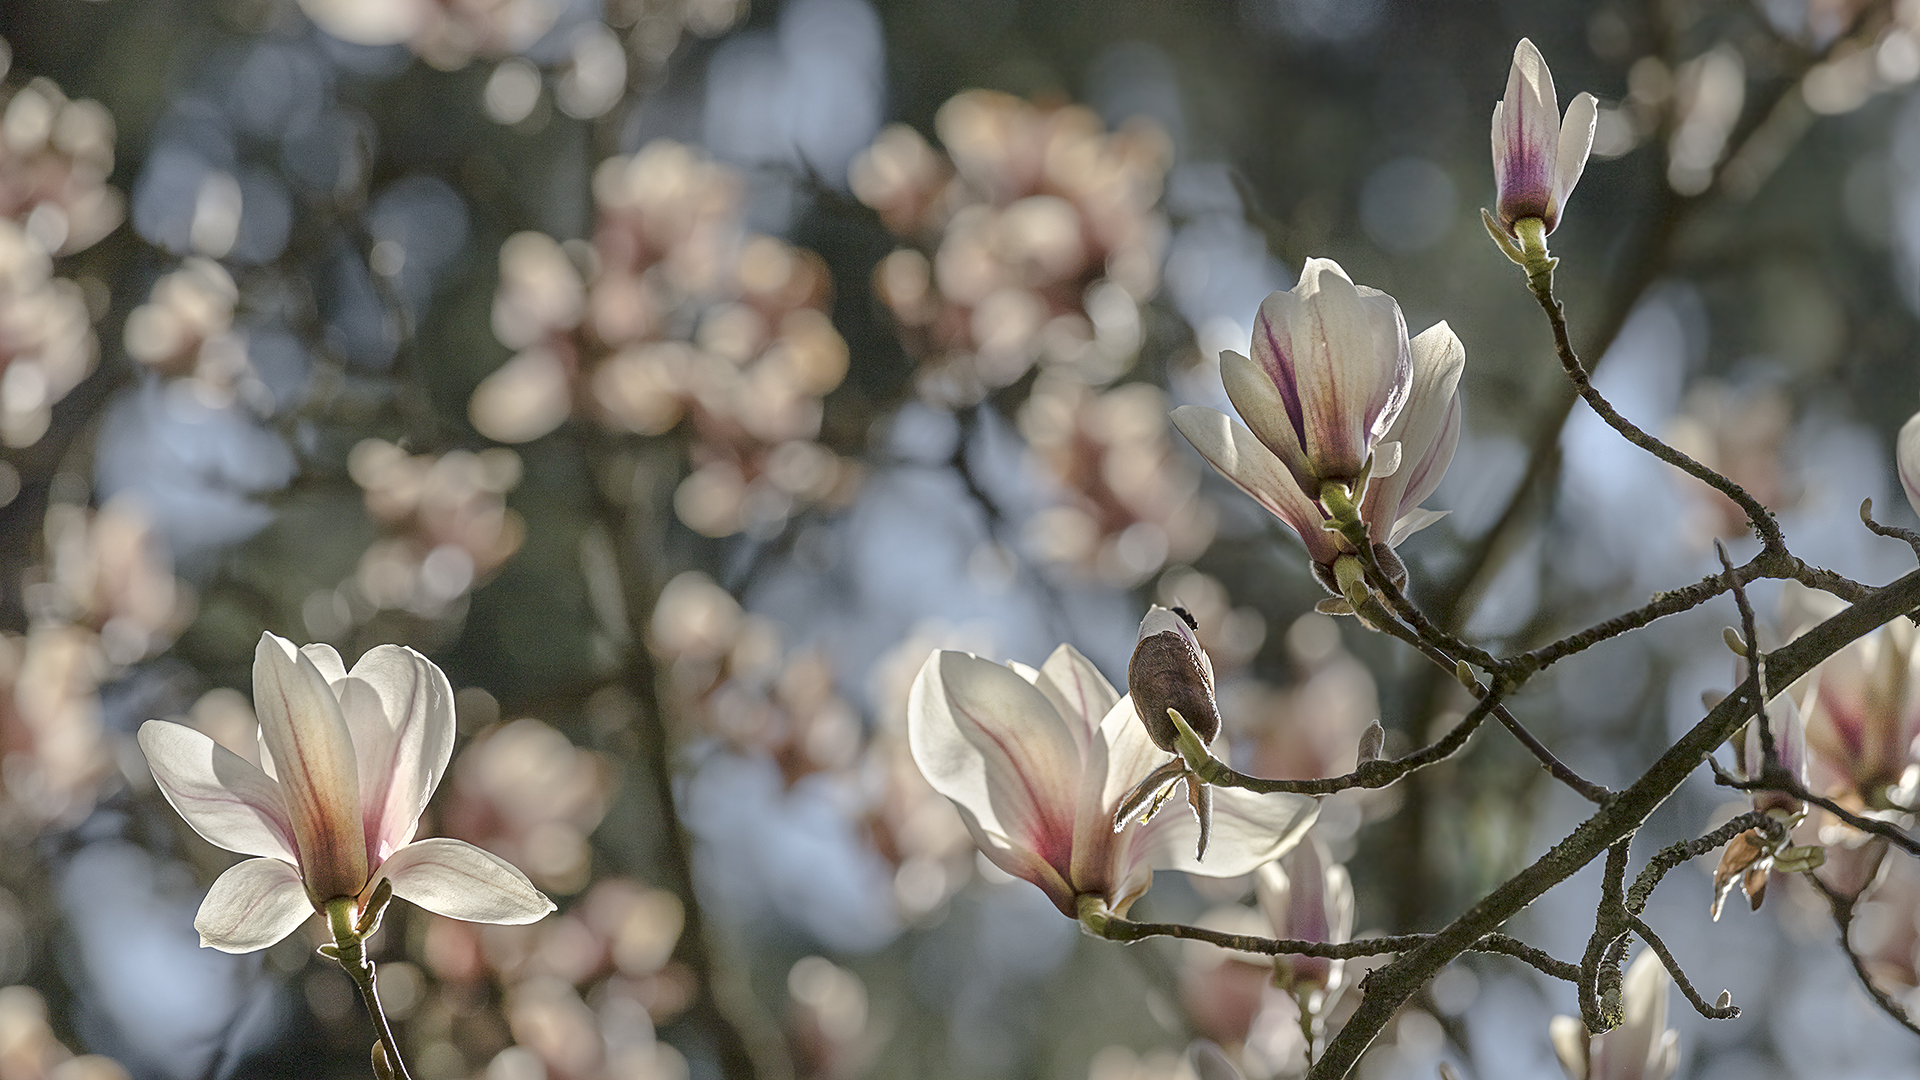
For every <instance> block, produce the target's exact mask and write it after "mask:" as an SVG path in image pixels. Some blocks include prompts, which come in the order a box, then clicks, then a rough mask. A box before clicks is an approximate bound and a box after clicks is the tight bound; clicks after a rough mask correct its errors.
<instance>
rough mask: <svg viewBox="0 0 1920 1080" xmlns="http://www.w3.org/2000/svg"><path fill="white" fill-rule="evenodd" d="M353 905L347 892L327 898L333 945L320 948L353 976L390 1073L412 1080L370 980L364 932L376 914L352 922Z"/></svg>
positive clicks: (371, 971) (369, 926)
mask: <svg viewBox="0 0 1920 1080" xmlns="http://www.w3.org/2000/svg"><path fill="white" fill-rule="evenodd" d="M355 906H356V905H355V903H354V899H353V897H351V896H339V897H335V898H334V899H332V900H329V901H327V925H328V927H329V928H331V929H332V931H333V947H332V950H331V951H329V950H327V949H324V948H323V949H322V950H321V952H322V953H323V954H325V955H328V956H330V957H332V958H333V959H334V960H337V961H339V963H340V967H341V969H342V970H344V971H346V973H347V975H348V976H349V977H350V978H352V979H353V985H355V986H357V987H359V988H360V1000H361V1001H363V1002H365V1003H366V1006H367V1015H368V1016H370V1017H372V1019H373V1030H374V1032H375V1033H376V1034H378V1035H379V1036H380V1045H381V1046H382V1047H384V1048H385V1049H386V1059H387V1060H386V1064H387V1067H388V1068H389V1069H390V1070H392V1073H393V1076H394V1077H396V1078H397V1080H413V1077H412V1074H410V1073H408V1072H407V1063H406V1060H405V1059H404V1058H402V1057H401V1056H400V1043H399V1041H398V1040H396V1039H395V1038H394V1037H393V1025H391V1024H389V1023H388V1022H387V1012H386V1010H385V1009H383V1008H381V1007H380V991H379V990H378V989H377V988H375V986H374V982H373V961H371V960H369V959H367V948H366V941H367V939H366V935H367V934H368V933H370V932H371V930H372V927H373V926H374V925H375V924H376V923H377V921H378V918H379V916H378V913H377V912H374V913H371V914H372V915H373V917H372V918H369V919H366V920H364V921H363V922H360V923H356V921H355V918H354V916H355V910H354V909H355ZM363 927H364V928H363Z"/></svg>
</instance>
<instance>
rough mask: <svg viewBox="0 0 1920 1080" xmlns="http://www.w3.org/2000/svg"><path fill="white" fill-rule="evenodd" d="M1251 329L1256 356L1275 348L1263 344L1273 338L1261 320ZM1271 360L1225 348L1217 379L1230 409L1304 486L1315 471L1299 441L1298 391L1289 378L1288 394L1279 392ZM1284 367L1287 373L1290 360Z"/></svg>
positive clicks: (1310, 482)
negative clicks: (1260, 359) (1230, 406)
mask: <svg viewBox="0 0 1920 1080" xmlns="http://www.w3.org/2000/svg"><path fill="white" fill-rule="evenodd" d="M1253 333H1254V339H1253V340H1254V349H1253V354H1254V355H1255V356H1265V355H1272V354H1274V353H1275V352H1276V350H1275V348H1274V347H1273V346H1271V345H1267V346H1266V347H1264V348H1263V347H1262V345H1263V339H1265V340H1269V341H1270V340H1272V339H1271V338H1270V337H1268V336H1267V335H1268V334H1269V327H1268V326H1267V324H1266V322H1265V321H1264V320H1262V321H1260V322H1259V323H1257V324H1256V325H1255V327H1254V331H1253ZM1273 363H1278V361H1273V362H1255V361H1254V360H1250V359H1248V358H1247V357H1244V356H1241V355H1240V354H1239V353H1237V352H1234V351H1233V350H1232V349H1227V350H1225V351H1223V352H1221V354H1220V383H1221V385H1222V386H1223V387H1224V388H1225V389H1226V391H1227V400H1228V401H1231V402H1233V411H1234V412H1237V413H1239V414H1240V419H1241V421H1242V422H1244V423H1245V424H1246V425H1247V428H1248V430H1250V431H1252V432H1253V434H1254V436H1255V437H1256V438H1258V439H1259V440H1260V441H1261V442H1262V443H1265V444H1266V447H1267V449H1269V450H1271V451H1273V454H1274V456H1275V457H1277V458H1279V459H1280V463H1281V464H1283V465H1285V466H1286V467H1287V471H1288V472H1290V473H1292V474H1293V478H1294V480H1295V482H1297V483H1299V484H1301V485H1302V486H1306V485H1309V484H1312V483H1314V479H1313V475H1314V474H1313V466H1312V465H1311V464H1310V463H1309V462H1308V460H1307V451H1306V447H1305V446H1303V445H1302V444H1301V442H1300V440H1301V437H1302V436H1301V430H1300V403H1299V394H1298V393H1297V392H1296V391H1293V389H1292V384H1291V380H1290V379H1289V383H1288V395H1290V396H1288V395H1283V394H1282V392H1281V389H1280V387H1279V386H1277V385H1275V380H1274V376H1273V373H1272V366H1271V365H1272V364H1273ZM1286 370H1287V372H1288V373H1289V376H1290V375H1291V372H1292V366H1291V364H1290V363H1289V364H1288V366H1287V368H1286Z"/></svg>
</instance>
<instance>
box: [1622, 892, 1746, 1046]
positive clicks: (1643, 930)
mask: <svg viewBox="0 0 1920 1080" xmlns="http://www.w3.org/2000/svg"><path fill="white" fill-rule="evenodd" d="M1628 918H1629V919H1630V920H1631V921H1632V926H1633V932H1634V933H1635V934H1636V935H1638V936H1639V938H1640V940H1642V941H1644V942H1646V943H1647V948H1649V949H1652V950H1653V953H1654V955H1655V956H1658V957H1659V958H1660V962H1661V963H1662V964H1665V965H1666V967H1667V974H1669V975H1671V976H1673V983H1674V985H1675V986H1678V987H1679V988H1680V992H1681V993H1682V994H1685V995H1686V997H1687V1004H1689V1005H1692V1006H1693V1011H1694V1012H1697V1013H1699V1014H1700V1015H1701V1016H1704V1017H1706V1018H1707V1019H1709V1020H1731V1019H1733V1018H1734V1017H1736V1016H1739V1015H1740V1006H1738V1005H1734V1004H1732V1003H1728V1004H1726V1005H1715V1004H1711V1003H1709V1002H1708V1001H1707V999H1706V998H1703V997H1701V996H1700V991H1698V990H1696V989H1694V986H1693V982H1692V980H1690V979H1688V978H1687V973H1686V972H1685V971H1683V970H1681V967H1680V961H1678V960H1675V959H1674V958H1673V953H1672V952H1671V951H1670V950H1669V949H1668V948H1667V943H1666V942H1664V941H1661V940H1660V935H1659V934H1656V933H1654V932H1653V927H1651V926H1648V925H1647V924H1646V921H1645V920H1644V919H1642V918H1640V916H1638V915H1631V916H1628Z"/></svg>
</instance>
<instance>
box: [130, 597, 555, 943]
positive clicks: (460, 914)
mask: <svg viewBox="0 0 1920 1080" xmlns="http://www.w3.org/2000/svg"><path fill="white" fill-rule="evenodd" d="M254 703H255V706H256V707H257V708H258V710H259V714H258V715H259V721H260V757H261V764H260V765H259V766H256V765H253V764H252V763H250V762H248V761H246V760H245V759H243V758H241V757H239V756H238V755H236V754H234V753H233V752H232V751H229V750H227V749H225V748H224V747H222V746H220V745H219V744H218V743H215V742H214V741H213V740H212V739H210V738H208V737H207V736H206V735H205V734H203V733H202V732H200V731H197V730H195V729H193V728H189V727H186V726H184V725H181V724H174V723H169V722H167V721H164V720H149V721H147V722H146V723H145V724H143V725H141V727H140V733H139V741H140V749H141V751H142V752H144V753H145V754H146V757H147V764H148V765H149V767H151V768H152V770H153V777H154V780H155V781H156V782H157V783H158V784H159V786H160V790H161V792H162V793H163V794H164V795H165V796H166V798H167V801H168V802H169V803H171V804H172V805H173V808H174V809H175V810H176V811H178V812H179V814H180V816H181V817H182V818H184V819H185V820H186V822H187V824H188V825H190V826H191V827H192V828H193V829H194V831H195V832H198V833H199V834H200V835H201V836H202V837H203V838H205V839H206V840H207V841H208V842H209V843H211V844H214V845H215V846H217V847H222V848H225V849H227V850H229V851H237V852H239V853H241V854H243V855H252V856H254V858H251V859H247V860H245V861H244V862H241V863H238V864H236V865H234V866H232V867H230V868H228V869H227V870H226V872H224V873H222V874H221V875H220V877H219V878H218V879H216V880H215V881H214V883H213V885H212V887H211V888H210V889H209V890H208V891H207V895H206V898H205V899H204V900H202V901H201V904H200V911H199V913H198V914H196V915H195V916H194V920H193V925H194V929H196V930H198V931H199V932H200V943H201V944H202V945H204V946H210V947H212V948H216V949H219V950H221V951H222V952H234V953H245V952H253V951H256V950H259V949H264V948H267V947H268V946H271V945H274V944H276V943H278V942H279V941H280V940H281V939H282V938H284V937H286V936H287V935H288V934H290V933H292V932H293V931H294V930H296V929H298V928H299V926H300V924H301V923H303V922H305V921H307V920H308V919H309V918H310V917H311V916H312V915H313V913H314V912H315V911H319V910H321V909H322V906H323V905H324V904H327V903H330V902H332V901H333V900H335V899H350V900H352V901H353V909H354V912H355V913H356V917H357V916H358V913H359V912H360V911H361V910H362V909H363V908H364V907H365V906H366V905H367V904H368V902H369V900H370V898H372V897H373V896H374V895H375V893H376V891H377V888H378V886H379V885H380V883H381V882H386V883H387V884H388V885H390V886H391V888H392V891H393V895H394V896H397V897H399V898H401V899H404V900H409V901H411V902H413V903H415V904H418V905H420V906H422V907H425V908H426V909H427V910H429V911H433V912H436V913H439V914H442V915H446V916H448V917H451V918H456V919H464V920H468V921H473V922H485V923H509V924H521V923H531V922H536V921H538V920H540V919H542V918H544V917H545V916H546V915H547V914H548V913H549V912H551V911H552V910H553V908H554V905H553V902H552V901H550V900H548V899H547V898H546V897H545V896H542V895H541V894H540V893H539V892H537V891H535V890H534V888H533V887H532V885H530V884H529V883H528V881H527V878H526V876H525V875H524V874H522V873H521V872H520V871H519V870H517V869H515V868H514V867H513V866H512V865H511V864H509V863H507V862H505V861H503V860H501V859H500V858H499V857H498V856H496V855H493V854H490V853H488V852H486V851H484V850H482V849H480V848H477V847H474V846H473V845H471V844H467V843H464V842H462V841H459V840H452V839H443V838H433V839H419V838H417V837H416V835H415V834H416V832H417V831H418V829H419V823H420V815H421V813H422V811H424V810H425V809H426V804H427V800H428V798H430V797H431V796H432V795H433V790H434V788H436V787H438V786H439V783H440V777H441V775H442V774H443V773H444V772H445V770H446V767H447V760H448V758H449V756H450V755H451V754H452V751H453V692H452V689H451V688H450V687H449V686H448V685H447V678H446V676H445V675H443V674H442V673H441V672H440V669H439V668H438V667H436V666H434V664H433V663H432V662H431V661H429V660H427V659H426V658H425V657H423V656H421V655H420V654H419V653H416V652H414V651H413V650H411V649H407V648H404V647H401V646H397V645H382V646H380V647H378V648H375V649H372V650H370V651H368V652H367V653H366V655H364V656H362V657H361V658H360V660H359V661H358V662H357V663H355V664H354V666H353V669H352V670H351V671H349V670H347V668H346V666H345V664H343V663H342V662H341V659H340V655H339V654H338V653H336V652H335V651H334V650H333V648H332V647H331V646H327V645H309V646H306V647H305V648H303V649H296V648H294V646H293V644H292V643H291V642H289V641H287V640H286V639H284V638H279V637H275V636H274V635H272V634H271V633H267V634H262V635H261V637H260V644H259V647H258V648H257V649H256V650H255V652H254ZM276 763H277V767H276Z"/></svg>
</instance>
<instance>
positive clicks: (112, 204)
mask: <svg viewBox="0 0 1920 1080" xmlns="http://www.w3.org/2000/svg"><path fill="white" fill-rule="evenodd" d="M0 71H4V69H0ZM0 94H4V97H0V100H4V102H5V107H4V112H0V218H5V219H8V220H11V221H13V222H14V223H15V224H17V225H19V226H21V227H22V228H23V229H24V230H25V231H26V234H27V235H28V236H30V237H32V238H33V241H34V242H35V243H36V244H38V245H39V247H40V248H41V249H42V250H44V251H46V252H49V253H51V254H54V255H70V254H72V253H73V252H76V251H79V250H81V249H83V248H87V247H90V246H92V245H93V244H94V243H96V242H97V241H99V240H100V239H101V238H102V237H104V236H106V235H107V234H108V233H110V232H112V231H113V230H114V229H115V228H116V227H118V226H119V224H120V221H121V218H122V217H123V216H124V215H125V213H126V207H125V200H124V199H123V198H122V197H121V195H120V193H119V192H118V191H115V190H114V189H113V188H111V187H108V186H107V183H106V180H107V177H108V175H109V174H111V173H112V172H113V141H114V130H113V116H112V114H110V113H108V112H107V110H106V108H105V107H103V106H102V105H101V104H100V103H99V102H97V101H71V100H69V99H68V98H67V96H66V95H65V94H63V93H61V92H60V88H59V87H57V86H55V85H54V84H53V83H52V82H50V81H48V80H46V79H35V80H33V81H32V82H30V83H28V84H27V85H26V86H23V87H20V88H19V89H17V90H14V91H13V92H12V93H10V94H5V93H4V91H0Z"/></svg>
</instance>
